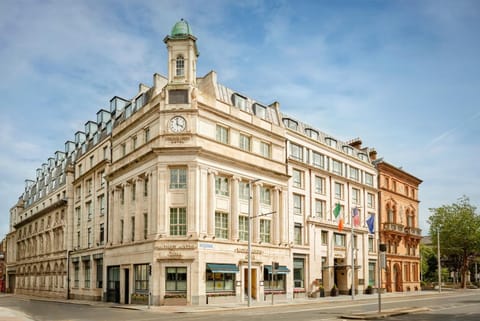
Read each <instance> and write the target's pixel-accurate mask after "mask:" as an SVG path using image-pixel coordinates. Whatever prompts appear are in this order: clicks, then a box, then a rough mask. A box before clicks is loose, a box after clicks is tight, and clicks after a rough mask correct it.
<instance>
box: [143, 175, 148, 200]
mask: <svg viewBox="0 0 480 321" xmlns="http://www.w3.org/2000/svg"><path fill="white" fill-rule="evenodd" d="M143 196H144V197H147V196H148V178H145V179H144V180H143Z"/></svg>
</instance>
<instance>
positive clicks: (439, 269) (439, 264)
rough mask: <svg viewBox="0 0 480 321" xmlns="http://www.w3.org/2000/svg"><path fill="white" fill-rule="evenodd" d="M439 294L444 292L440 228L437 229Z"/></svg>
mask: <svg viewBox="0 0 480 321" xmlns="http://www.w3.org/2000/svg"><path fill="white" fill-rule="evenodd" d="M437 261H438V293H441V292H442V266H441V262H440V228H438V227H437Z"/></svg>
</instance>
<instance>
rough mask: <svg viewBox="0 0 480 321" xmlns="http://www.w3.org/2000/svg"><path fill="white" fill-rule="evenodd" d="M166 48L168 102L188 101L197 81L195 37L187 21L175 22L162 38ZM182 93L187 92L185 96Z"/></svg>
mask: <svg viewBox="0 0 480 321" xmlns="http://www.w3.org/2000/svg"><path fill="white" fill-rule="evenodd" d="M163 41H164V42H165V44H166V45H167V49H168V85H167V89H168V90H169V94H172V95H173V96H172V95H169V102H168V103H189V100H190V99H189V97H191V96H192V91H193V89H194V87H196V82H197V58H198V55H199V54H198V49H197V44H196V41H197V38H196V37H195V36H194V35H193V34H192V29H191V28H190V25H189V24H188V22H187V21H185V20H183V19H181V20H180V21H179V22H177V23H176V24H175V25H174V26H173V28H172V32H171V33H170V35H168V36H166V37H165V39H164V40H163ZM172 90H173V91H175V92H172ZM184 94H187V95H186V97H185V96H184Z"/></svg>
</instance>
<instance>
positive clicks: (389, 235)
mask: <svg viewBox="0 0 480 321" xmlns="http://www.w3.org/2000/svg"><path fill="white" fill-rule="evenodd" d="M374 164H375V166H376V168H377V170H378V186H379V208H380V220H379V224H380V225H379V228H380V239H381V242H382V243H383V244H385V245H386V260H387V266H386V269H385V270H384V272H382V273H384V274H383V275H382V287H383V288H386V290H387V291H388V292H404V291H416V290H419V289H420V241H421V239H422V231H421V229H420V228H419V226H418V224H419V223H418V217H419V213H418V204H419V202H420V201H419V199H418V188H419V185H420V184H421V183H422V181H421V180H420V179H418V178H416V177H415V176H413V175H411V174H409V173H407V172H406V171H404V170H403V169H402V168H399V167H396V166H393V165H392V164H389V163H387V162H386V161H384V160H383V159H378V160H374Z"/></svg>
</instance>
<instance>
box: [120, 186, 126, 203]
mask: <svg viewBox="0 0 480 321" xmlns="http://www.w3.org/2000/svg"><path fill="white" fill-rule="evenodd" d="M120 204H122V205H123V204H125V188H124V187H122V188H121V189H120Z"/></svg>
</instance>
